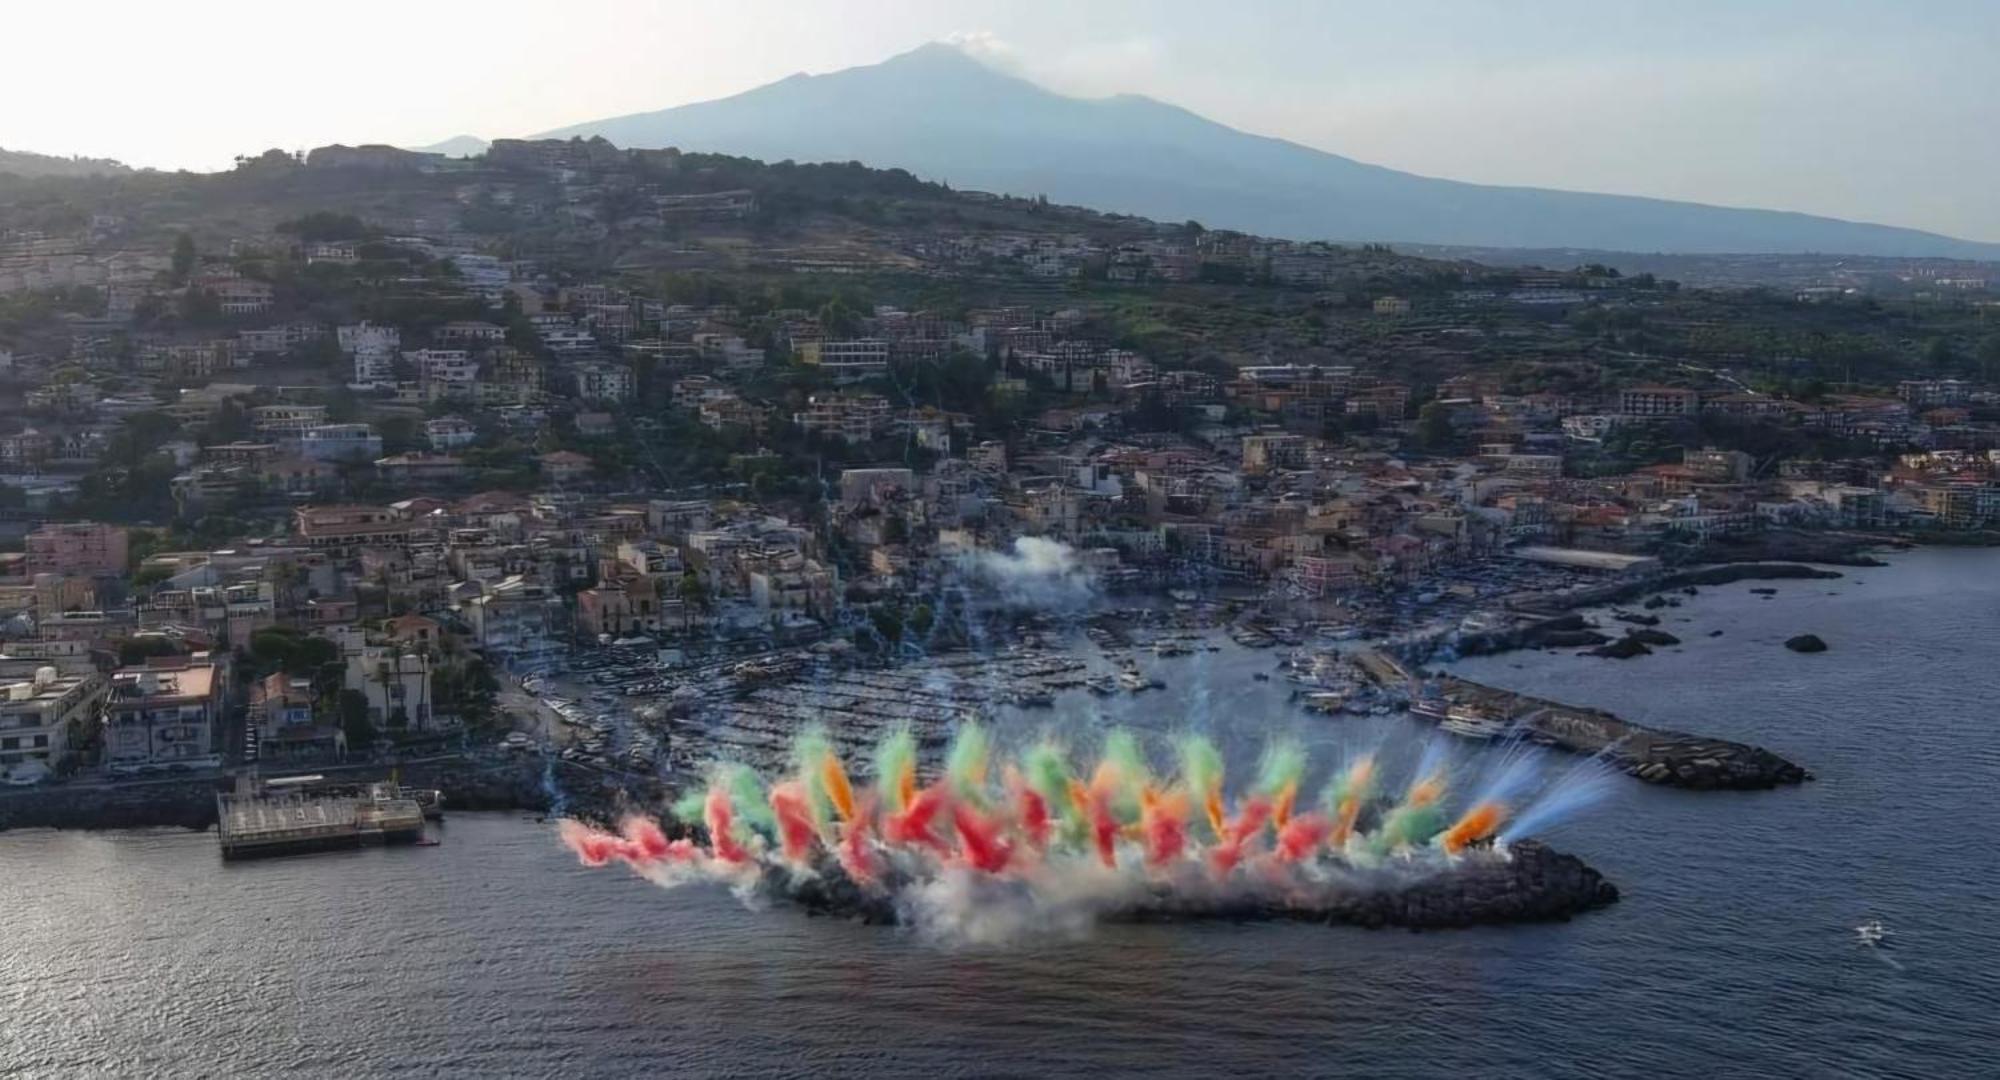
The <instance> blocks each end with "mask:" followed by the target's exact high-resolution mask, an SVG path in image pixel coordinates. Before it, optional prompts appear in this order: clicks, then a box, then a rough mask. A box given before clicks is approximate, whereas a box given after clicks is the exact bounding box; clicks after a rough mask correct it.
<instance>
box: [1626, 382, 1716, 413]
mask: <svg viewBox="0 0 2000 1080" xmlns="http://www.w3.org/2000/svg"><path fill="white" fill-rule="evenodd" d="M1700 411H1701V392H1700V391H1698V390H1693V389H1690V388H1688V387H1684V386H1628V387H1625V388H1624V389H1622V390H1620V391H1618V413H1619V415H1621V416H1637V417H1671V416H1693V415H1694V414H1696V413H1698V412H1700Z"/></svg>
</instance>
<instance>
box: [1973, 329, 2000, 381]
mask: <svg viewBox="0 0 2000 1080" xmlns="http://www.w3.org/2000/svg"><path fill="white" fill-rule="evenodd" d="M1978 357H1979V378H1980V381H1982V382H1984V381H1986V380H1987V379H1990V378H1991V377H1992V373H1993V369H1994V368H1996V367H2000V334H1988V335H1987V336H1986V340H1984V341H1982V342H1980V343H1979V352H1978Z"/></svg>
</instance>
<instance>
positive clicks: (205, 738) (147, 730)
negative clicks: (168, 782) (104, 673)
mask: <svg viewBox="0 0 2000 1080" xmlns="http://www.w3.org/2000/svg"><path fill="white" fill-rule="evenodd" d="M224 690H225V680H224V678H223V671H222V667H221V665H219V664H214V663H210V662H208V661H207V660H206V654H197V655H196V656H195V657H173V658H169V659H167V660H164V661H156V662H155V663H154V664H153V665H149V666H147V667H141V668H119V669H118V670H117V671H115V672H113V673H112V675H111V687H110V692H109V694H108V695H107V696H106V698H105V701H104V763H105V765H106V766H107V767H109V768H111V769H113V770H115V771H121V772H130V771H136V770H142V769H158V768H167V767H172V766H183V767H196V766H202V765H215V764H219V763H220V761H221V757H220V755H219V754H218V752H217V745H218V741H217V733H218V728H219V726H220V723H221V720H222V712H223V708H224V703H225V698H224Z"/></svg>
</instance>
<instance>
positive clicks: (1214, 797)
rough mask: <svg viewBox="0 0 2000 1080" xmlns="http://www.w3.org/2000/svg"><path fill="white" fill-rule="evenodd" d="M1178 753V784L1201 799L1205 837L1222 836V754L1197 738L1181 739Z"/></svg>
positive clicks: (1187, 737)
mask: <svg viewBox="0 0 2000 1080" xmlns="http://www.w3.org/2000/svg"><path fill="white" fill-rule="evenodd" d="M1178 749H1179V751H1180V759H1181V780H1182V781H1183V782H1185V783H1186V784H1187V786H1188V790H1190V791H1192V792H1194V793H1195V796H1196V797H1197V798H1199V799H1201V809H1202V813H1203V814H1204V815H1206V817H1207V818H1208V828H1209V835H1210V836H1215V837H1219V836H1221V835H1222V823H1223V809H1222V774H1223V765H1222V751H1220V750H1217V749H1216V748H1215V744H1214V743H1213V742H1210V741H1209V740H1208V738H1206V737H1205V736H1201V735H1185V736H1182V737H1181V739H1180V741H1179V744H1178Z"/></svg>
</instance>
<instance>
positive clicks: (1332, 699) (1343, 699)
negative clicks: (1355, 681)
mask: <svg viewBox="0 0 2000 1080" xmlns="http://www.w3.org/2000/svg"><path fill="white" fill-rule="evenodd" d="M1305 707H1306V711H1307V712H1315V713H1321V714H1324V715H1326V716H1332V715H1333V714H1335V713H1337V712H1340V711H1341V710H1342V709H1344V708H1346V707H1347V695H1345V694H1342V693H1339V692H1337V691H1333V690H1322V691H1320V692H1318V693H1314V694H1307V695H1306V699H1305Z"/></svg>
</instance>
